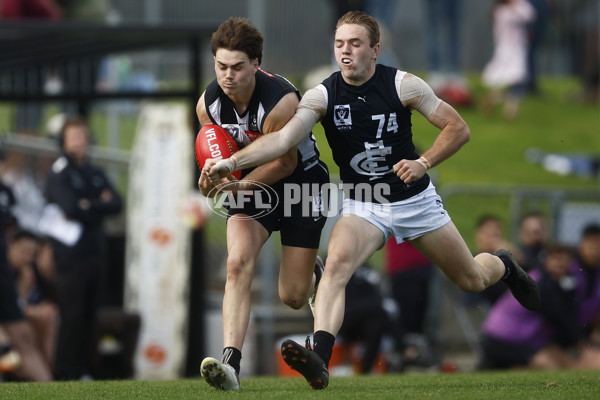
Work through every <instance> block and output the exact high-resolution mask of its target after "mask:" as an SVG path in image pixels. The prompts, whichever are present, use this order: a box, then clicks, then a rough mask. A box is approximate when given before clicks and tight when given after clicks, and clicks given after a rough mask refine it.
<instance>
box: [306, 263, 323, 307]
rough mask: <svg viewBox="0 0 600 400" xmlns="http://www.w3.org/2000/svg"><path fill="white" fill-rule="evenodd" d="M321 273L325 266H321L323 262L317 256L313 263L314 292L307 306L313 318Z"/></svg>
mask: <svg viewBox="0 0 600 400" xmlns="http://www.w3.org/2000/svg"><path fill="white" fill-rule="evenodd" d="M323 271H325V265H324V264H323V260H322V259H321V257H319V256H317V260H316V262H315V290H314V292H313V294H312V296H310V297H309V298H308V306H309V307H310V311H312V315H313V317H314V316H315V299H316V298H317V288H318V286H319V282H320V281H321V277H322V276H323Z"/></svg>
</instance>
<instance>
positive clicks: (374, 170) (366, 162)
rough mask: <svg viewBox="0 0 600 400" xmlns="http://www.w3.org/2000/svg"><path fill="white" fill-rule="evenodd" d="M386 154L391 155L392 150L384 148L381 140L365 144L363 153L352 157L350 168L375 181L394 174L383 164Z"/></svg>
mask: <svg viewBox="0 0 600 400" xmlns="http://www.w3.org/2000/svg"><path fill="white" fill-rule="evenodd" d="M388 154H392V148H391V147H390V146H384V145H383V140H378V141H377V142H375V143H369V142H365V151H363V152H362V153H358V154H357V155H355V156H354V157H352V160H350V166H351V167H352V169H354V171H356V173H358V174H361V175H370V176H371V179H377V178H379V177H380V176H383V175H386V174H389V173H391V172H394V170H393V168H390V167H389V166H388V165H387V163H386V162H385V156H387V155H388Z"/></svg>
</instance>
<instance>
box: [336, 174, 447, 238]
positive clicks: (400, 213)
mask: <svg viewBox="0 0 600 400" xmlns="http://www.w3.org/2000/svg"><path fill="white" fill-rule="evenodd" d="M341 215H356V216H358V217H361V218H363V219H365V220H367V221H369V222H370V223H372V224H373V225H375V226H376V227H377V228H379V229H380V230H381V231H382V232H383V235H384V236H385V240H384V242H383V243H384V244H385V243H386V242H387V240H388V239H389V238H390V236H394V237H395V238H396V242H397V243H402V242H404V241H406V240H410V239H415V238H418V237H419V236H423V235H424V234H426V233H428V232H432V231H435V230H436V229H439V228H441V227H442V226H444V225H446V224H447V223H448V222H450V216H449V215H448V212H447V211H446V210H445V209H444V205H443V204H442V198H441V197H440V196H439V195H438V194H437V193H436V191H435V186H433V184H432V183H429V186H428V187H427V189H425V190H423V191H422V192H421V193H419V194H418V195H416V196H413V197H410V198H408V199H406V200H400V201H396V202H394V203H366V202H362V201H356V200H353V199H344V203H343V204H342V211H341Z"/></svg>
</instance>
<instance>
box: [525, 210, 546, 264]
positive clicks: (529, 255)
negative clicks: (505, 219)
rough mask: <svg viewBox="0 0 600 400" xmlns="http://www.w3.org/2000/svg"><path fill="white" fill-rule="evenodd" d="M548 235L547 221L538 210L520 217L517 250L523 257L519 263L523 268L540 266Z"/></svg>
mask: <svg viewBox="0 0 600 400" xmlns="http://www.w3.org/2000/svg"><path fill="white" fill-rule="evenodd" d="M549 237H550V232H549V230H548V222H547V220H546V218H545V217H544V215H542V214H541V213H540V212H537V211H532V212H530V213H527V214H525V215H524V216H523V217H522V218H521V223H520V224H519V242H520V243H519V250H520V252H521V253H522V257H523V259H522V264H521V265H522V266H523V269H525V270H526V271H531V270H533V269H536V268H540V267H541V266H542V263H543V258H544V250H545V248H546V244H547V242H548V238H549ZM519 261H521V260H519Z"/></svg>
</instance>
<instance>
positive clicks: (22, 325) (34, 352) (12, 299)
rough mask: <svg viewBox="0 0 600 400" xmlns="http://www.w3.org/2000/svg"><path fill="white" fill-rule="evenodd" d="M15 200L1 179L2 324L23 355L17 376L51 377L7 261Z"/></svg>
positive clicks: (18, 351)
mask: <svg viewBox="0 0 600 400" xmlns="http://www.w3.org/2000/svg"><path fill="white" fill-rule="evenodd" d="M13 204H14V197H13V196H12V193H11V191H10V189H9V188H8V187H7V186H5V185H4V184H3V183H0V327H1V328H2V329H3V330H4V332H5V333H6V335H7V336H8V338H9V340H10V344H11V345H12V346H13V347H14V349H15V351H16V352H17V353H18V354H19V355H20V362H19V363H18V364H16V365H15V367H16V368H17V369H16V370H15V374H16V376H17V377H21V378H24V379H28V380H32V381H49V380H51V379H52V374H51V372H50V367H49V366H48V364H46V362H45V360H44V358H43V356H42V354H41V353H40V351H39V350H38V347H37V345H36V343H35V336H34V333H33V329H32V328H31V325H30V324H29V323H28V321H27V320H26V319H25V316H24V314H23V310H22V309H21V307H20V306H19V302H18V298H17V291H16V287H15V282H14V279H13V276H12V273H11V271H10V269H9V267H8V263H7V257H6V248H7V243H6V228H7V226H8V224H9V223H10V221H11V219H12V217H11V213H10V208H11V207H12V205H13Z"/></svg>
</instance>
